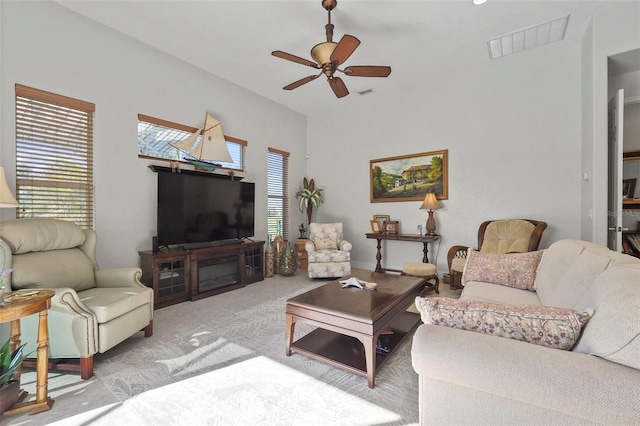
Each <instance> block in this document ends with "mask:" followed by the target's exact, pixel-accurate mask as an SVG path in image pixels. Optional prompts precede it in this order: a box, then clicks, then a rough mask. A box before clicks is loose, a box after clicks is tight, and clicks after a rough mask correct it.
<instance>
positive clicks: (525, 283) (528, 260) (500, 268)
mask: <svg viewBox="0 0 640 426" xmlns="http://www.w3.org/2000/svg"><path fill="white" fill-rule="evenodd" d="M542 253H543V251H531V252H526V253H509V254H497V253H480V252H478V251H476V250H473V249H469V251H468V254H467V263H466V265H465V267H464V271H463V273H462V285H463V286H464V285H466V283H467V282H468V281H483V282H488V283H492V284H499V285H505V286H508V287H514V288H519V289H523V290H533V285H534V282H535V278H536V269H537V267H538V263H539V262H540V259H541V257H542Z"/></svg>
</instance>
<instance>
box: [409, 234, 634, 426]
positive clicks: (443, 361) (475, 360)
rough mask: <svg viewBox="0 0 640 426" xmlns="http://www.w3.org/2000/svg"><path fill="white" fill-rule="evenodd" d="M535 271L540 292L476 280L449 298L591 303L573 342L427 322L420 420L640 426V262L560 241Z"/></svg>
mask: <svg viewBox="0 0 640 426" xmlns="http://www.w3.org/2000/svg"><path fill="white" fill-rule="evenodd" d="M465 273H466V271H465ZM534 277H535V281H534V284H535V290H533V291H531V290H522V289H517V288H512V287H507V286H504V285H497V284H491V283H487V282H478V281H470V282H467V283H466V284H465V287H464V289H463V291H462V295H461V300H460V302H453V301H444V302H445V303H449V304H453V303H477V302H475V301H481V302H485V303H505V304H529V305H533V306H538V305H545V306H556V307H563V308H571V309H573V310H586V309H593V311H594V313H593V316H592V317H591V319H590V320H589V322H588V323H587V324H586V326H585V327H584V328H583V329H582V334H581V335H580V334H578V335H577V336H579V340H578V341H577V343H576V344H575V346H574V347H573V349H572V350H560V349H557V348H550V347H545V346H540V345H538V344H533V343H525V342H523V341H519V340H516V339H513V338H505V337H496V336H492V335H489V334H483V333H481V332H473V331H468V330H463V329H460V328H454V327H451V326H443V325H433V324H421V325H420V326H419V327H418V329H417V330H416V333H415V335H414V338H413V347H412V362H413V367H414V369H415V371H416V372H417V373H418V375H419V389H420V390H419V392H420V424H425V425H426V424H429V425H463V424H473V425H482V424H484V425H498V424H505V425H507V424H508V425H516V424H535V425H542V424H545V425H546V424H571V425H575V424H580V425H582V424H621V425H637V424H640V260H638V259H635V258H633V257H631V256H628V255H623V254H620V253H617V252H613V251H610V250H608V249H607V248H606V247H603V246H600V245H597V244H594V243H589V242H585V241H575V240H562V241H558V242H556V243H554V244H553V245H551V246H550V247H549V248H548V249H547V250H544V252H543V255H542V258H541V260H540V261H539V264H538V266H537V269H536V270H535V275H534ZM465 301H467V302H465ZM468 301H472V302H468ZM434 303H436V302H433V301H432V302H429V306H433V304H434ZM419 304H422V305H426V304H427V302H425V299H420V300H418V299H417V300H416V306H417V307H418V309H419V310H421V309H423V310H422V311H421V313H423V314H424V309H425V308H424V306H418V305H419ZM424 319H425V318H424V316H423V320H424ZM427 322H429V321H427Z"/></svg>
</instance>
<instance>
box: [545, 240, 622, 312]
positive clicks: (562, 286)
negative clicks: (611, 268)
mask: <svg viewBox="0 0 640 426" xmlns="http://www.w3.org/2000/svg"><path fill="white" fill-rule="evenodd" d="M621 256H623V255H621V254H620V253H617V252H614V251H611V250H609V249H608V248H607V247H604V246H601V245H599V244H595V243H591V242H588V241H577V240H561V241H557V242H555V243H553V244H552V245H551V246H550V247H549V248H548V249H547V250H546V253H545V256H544V258H543V259H542V260H541V261H540V266H538V272H537V274H536V282H535V289H536V292H537V293H538V297H539V298H540V301H542V304H544V305H550V306H561V307H564V308H574V307H575V303H576V300H577V299H578V297H579V295H581V294H582V293H583V292H584V291H585V286H587V285H589V284H590V283H592V282H593V281H594V280H595V279H596V277H597V276H598V275H599V274H600V273H601V272H602V271H604V270H605V268H606V267H607V266H608V265H609V263H610V262H611V261H612V260H613V259H617V258H618V257H621Z"/></svg>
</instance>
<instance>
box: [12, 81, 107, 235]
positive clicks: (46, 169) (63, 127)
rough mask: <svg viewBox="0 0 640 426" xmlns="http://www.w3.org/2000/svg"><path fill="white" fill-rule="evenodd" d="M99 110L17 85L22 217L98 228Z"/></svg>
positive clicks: (18, 193)
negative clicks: (96, 130)
mask: <svg viewBox="0 0 640 426" xmlns="http://www.w3.org/2000/svg"><path fill="white" fill-rule="evenodd" d="M94 112H95V105H94V104H92V103H89V102H84V101H80V100H77V99H73V98H68V97H66V96H62V95H56V94H54V93H49V92H45V91H42V90H38V89H33V88H30V87H26V86H22V85H19V84H16V198H17V200H18V203H20V207H18V209H17V213H16V214H17V217H18V218H27V217H47V218H55V219H63V220H68V221H72V222H75V223H77V224H78V225H79V226H80V227H82V228H85V229H92V228H93V114H94Z"/></svg>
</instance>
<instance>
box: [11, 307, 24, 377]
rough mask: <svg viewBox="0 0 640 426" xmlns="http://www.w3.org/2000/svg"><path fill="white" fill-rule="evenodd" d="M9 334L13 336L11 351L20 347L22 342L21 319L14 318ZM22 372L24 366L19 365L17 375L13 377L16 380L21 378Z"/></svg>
mask: <svg viewBox="0 0 640 426" xmlns="http://www.w3.org/2000/svg"><path fill="white" fill-rule="evenodd" d="M9 336H11V344H10V345H9V350H10V351H11V352H13V351H15V350H16V349H18V348H19V347H20V345H21V344H22V342H21V341H20V320H19V319H17V320H13V321H11V322H10V323H9ZM21 374H22V367H18V371H16V374H15V376H13V378H14V379H15V380H20V375H21Z"/></svg>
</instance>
